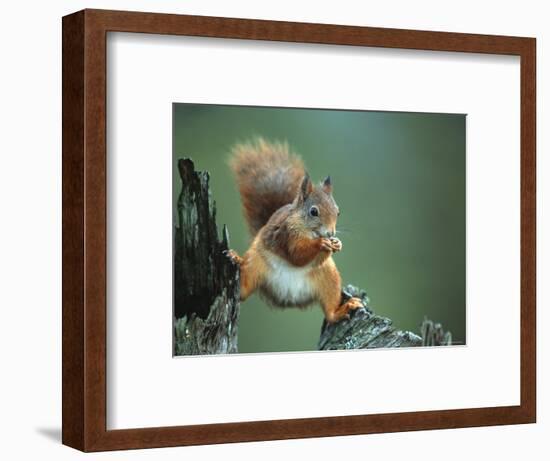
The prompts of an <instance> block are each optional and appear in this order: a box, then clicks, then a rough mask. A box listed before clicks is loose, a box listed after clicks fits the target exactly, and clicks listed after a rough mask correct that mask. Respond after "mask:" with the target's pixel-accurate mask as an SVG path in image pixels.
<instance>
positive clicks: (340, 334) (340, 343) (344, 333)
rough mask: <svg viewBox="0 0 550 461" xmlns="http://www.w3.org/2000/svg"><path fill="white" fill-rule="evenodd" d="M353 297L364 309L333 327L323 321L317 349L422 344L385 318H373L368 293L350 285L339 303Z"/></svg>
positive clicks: (412, 334) (376, 316) (412, 335)
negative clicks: (358, 300) (359, 301)
mask: <svg viewBox="0 0 550 461" xmlns="http://www.w3.org/2000/svg"><path fill="white" fill-rule="evenodd" d="M352 296H355V297H357V298H360V299H361V300H362V301H363V305H364V306H365V307H364V308H359V309H357V310H355V311H351V314H350V319H349V320H342V321H340V322H338V323H335V324H333V325H329V324H327V323H326V322H323V326H322V327H321V337H320V338H319V343H318V349H319V350H341V349H373V348H381V347H414V346H420V345H422V338H421V337H420V336H418V335H416V334H414V333H411V332H410V331H400V330H398V329H396V328H395V327H394V326H393V325H392V321H391V320H390V319H388V318H386V317H381V316H379V315H376V314H375V313H374V312H373V311H372V309H371V307H370V302H369V298H368V296H367V293H366V292H365V291H364V290H362V289H360V288H357V287H354V286H353V285H347V286H346V287H345V288H344V290H343V292H342V301H345V300H346V299H347V298H350V297H352Z"/></svg>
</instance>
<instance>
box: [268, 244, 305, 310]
mask: <svg viewBox="0 0 550 461" xmlns="http://www.w3.org/2000/svg"><path fill="white" fill-rule="evenodd" d="M266 260H267V261H266V262H267V264H268V266H270V268H271V270H270V271H268V274H269V275H268V277H267V280H266V281H265V285H266V286H265V288H266V289H267V290H269V292H270V293H271V296H272V297H273V298H275V300H277V301H278V302H279V303H280V304H286V305H300V304H309V303H310V302H312V301H313V300H314V291H313V284H312V283H311V279H310V277H309V273H310V271H311V269H312V267H311V265H307V266H303V267H296V266H293V265H291V264H289V263H288V262H286V261H285V260H284V259H282V258H280V257H278V256H276V255H274V254H269V256H268V257H267V258H266Z"/></svg>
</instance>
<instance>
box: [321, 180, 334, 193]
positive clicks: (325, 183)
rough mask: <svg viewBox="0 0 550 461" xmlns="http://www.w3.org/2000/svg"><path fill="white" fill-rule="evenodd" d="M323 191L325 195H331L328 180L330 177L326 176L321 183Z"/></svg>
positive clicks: (330, 185) (330, 182)
mask: <svg viewBox="0 0 550 461" xmlns="http://www.w3.org/2000/svg"><path fill="white" fill-rule="evenodd" d="M323 190H324V191H325V192H326V193H327V194H332V181H331V180H330V176H327V177H326V178H325V180H324V181H323Z"/></svg>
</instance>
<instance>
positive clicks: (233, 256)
mask: <svg viewBox="0 0 550 461" xmlns="http://www.w3.org/2000/svg"><path fill="white" fill-rule="evenodd" d="M223 254H224V255H225V256H227V257H228V258H229V259H230V260H231V262H233V264H237V265H238V266H240V265H241V264H242V263H243V258H241V257H240V256H239V255H238V253H237V252H236V251H235V250H225V251H224V252H223Z"/></svg>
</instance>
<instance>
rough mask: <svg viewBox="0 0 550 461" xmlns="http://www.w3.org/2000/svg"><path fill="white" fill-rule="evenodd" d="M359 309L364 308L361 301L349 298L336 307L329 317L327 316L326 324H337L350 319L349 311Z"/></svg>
mask: <svg viewBox="0 0 550 461" xmlns="http://www.w3.org/2000/svg"><path fill="white" fill-rule="evenodd" d="M360 307H365V306H364V305H363V301H361V300H360V299H359V298H349V299H348V300H347V301H346V302H345V303H344V304H341V305H340V306H338V308H337V309H336V310H335V311H334V312H333V313H332V314H331V315H330V316H327V317H326V319H327V322H328V323H337V322H339V321H340V320H343V319H348V320H349V318H350V314H349V313H350V311H352V310H355V309H359V308H360Z"/></svg>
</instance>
